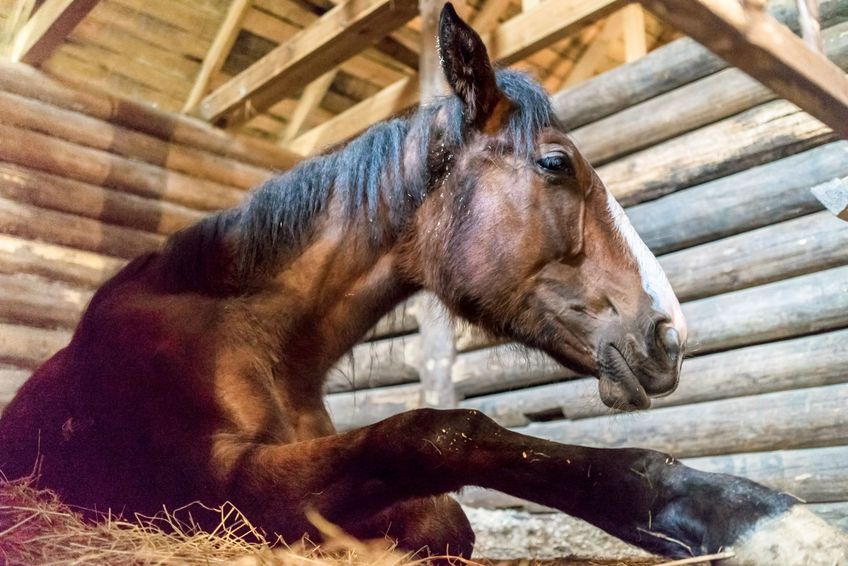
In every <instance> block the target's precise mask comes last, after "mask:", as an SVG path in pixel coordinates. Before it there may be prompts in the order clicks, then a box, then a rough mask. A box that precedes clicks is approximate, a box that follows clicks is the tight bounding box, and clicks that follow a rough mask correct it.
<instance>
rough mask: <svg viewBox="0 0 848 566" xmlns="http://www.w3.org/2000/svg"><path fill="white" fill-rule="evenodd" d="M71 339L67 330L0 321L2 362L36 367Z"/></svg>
mask: <svg viewBox="0 0 848 566" xmlns="http://www.w3.org/2000/svg"><path fill="white" fill-rule="evenodd" d="M70 339H71V333H70V332H69V331H67V330H48V329H45V328H32V327H29V326H22V325H19V324H6V323H2V322H0V363H3V364H10V365H14V366H18V367H21V368H26V369H36V368H37V367H38V366H40V365H41V364H42V363H43V362H44V360H46V359H47V358H49V357H50V356H52V355H53V354H55V353H56V352H57V351H58V350H59V349H61V348H64V347H65V346H66V345H67V344H68V342H69V341H70Z"/></svg>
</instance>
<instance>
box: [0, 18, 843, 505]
mask: <svg viewBox="0 0 848 566" xmlns="http://www.w3.org/2000/svg"><path fill="white" fill-rule="evenodd" d="M845 4H846V2H841V3H840V2H836V1H830V2H823V3H822V13H823V21H824V22H825V28H827V29H826V31H825V35H824V37H825V42H826V46H827V51H828V54H829V55H830V56H831V57H832V58H833V59H834V60H835V61H836V62H837V64H839V65H841V66H842V67H843V68H844V67H846V66H848V27H846V25H847V24H845V23H843V22H844V21H845V20H846V19H848V14H846V9H845V7H844V5H845ZM554 100H555V106H556V109H557V112H558V114H559V116H560V118H561V119H562V120H563V122H564V123H565V124H567V125H568V126H569V128H570V129H572V131H573V134H574V136H575V138H576V139H577V141H578V144H579V145H580V147H581V148H582V149H583V151H584V152H585V154H586V155H587V156H588V157H589V159H590V160H592V162H593V163H594V164H595V165H596V166H597V167H598V171H599V173H600V175H601V177H602V178H603V179H604V180H605V181H606V182H607V184H608V186H609V187H610V189H611V190H612V191H613V192H614V193H615V194H616V196H618V197H619V199H620V200H621V201H622V203H623V204H625V205H626V206H627V212H628V215H629V216H630V217H631V219H632V221H633V223H634V225H635V226H636V228H637V230H638V231H639V232H640V234H641V235H642V237H643V239H644V240H645V241H646V243H647V244H648V245H649V246H650V247H651V248H652V250H653V251H654V252H655V253H656V254H657V255H658V256H659V258H660V262H661V263H662V264H663V266H664V268H665V269H666V270H667V272H668V274H669V277H670V279H671V281H672V285H673V286H674V288H675V290H676V291H677V293H678V294H679V296H680V298H681V300H682V301H683V302H684V311H685V313H686V316H687V319H688V321H689V325H690V328H691V336H690V352H691V354H692V356H693V357H692V359H690V360H688V361H687V362H686V363H685V364H684V375H683V378H682V383H681V387H680V389H679V390H678V391H677V392H676V393H675V394H674V395H673V396H671V397H668V398H664V399H661V400H658V401H657V402H656V403H655V407H654V408H653V409H651V410H650V411H646V412H644V413H641V414H638V415H628V416H611V415H610V414H609V411H608V410H607V409H606V408H605V407H603V406H601V405H600V403H599V402H598V401H597V399H596V398H597V393H596V385H595V383H594V381H593V380H592V379H591V378H585V377H581V376H577V375H574V374H571V373H570V372H568V371H566V370H563V369H562V368H560V367H558V366H556V364H554V363H552V362H550V361H549V360H547V359H546V358H544V357H543V356H541V355H539V354H534V353H528V354H519V353H516V351H515V348H514V347H513V346H509V345H503V344H495V343H492V342H491V340H490V339H489V338H488V337H486V336H485V335H482V334H481V333H480V332H478V331H476V330H475V329H473V328H466V327H460V328H459V329H458V330H457V335H456V348H457V351H458V354H457V357H456V362H455V364H454V365H453V368H452V377H453V382H454V384H455V387H456V390H457V392H458V393H459V395H460V397H461V398H462V401H461V405H462V406H465V407H475V408H479V409H480V410H482V411H484V412H486V413H487V414H489V415H491V416H492V417H493V418H495V419H496V420H498V421H499V422H501V423H502V424H504V425H506V426H510V427H513V428H516V429H518V430H522V431H525V432H528V433H531V434H534V435H539V436H544V437H548V438H553V439H557V440H560V441H563V442H570V443H583V444H590V445H595V446H625V445H628V446H644V447H651V448H657V449H661V450H667V451H671V452H673V453H675V454H676V455H677V456H679V457H682V458H684V459H687V460H688V461H690V462H691V463H693V464H694V465H697V466H699V467H702V468H705V469H711V470H721V471H727V472H732V473H738V474H741V475H746V476H748V477H752V478H754V479H757V480H759V481H763V482H765V483H767V484H770V485H772V486H775V487H777V488H779V489H785V490H787V491H791V492H792V493H795V494H796V495H798V496H800V497H802V498H805V499H807V500H809V501H811V502H813V503H815V504H816V505H817V509H818V510H819V511H821V512H823V513H825V514H828V516H830V517H831V518H835V519H838V520H843V521H844V517H846V504H845V502H846V501H848V466H845V465H844V463H845V462H848V412H846V411H845V410H844V407H845V406H846V405H848V369H846V366H848V364H846V363H845V361H846V359H848V356H847V354H848V224H846V223H843V222H840V221H839V220H837V219H835V218H834V217H832V216H830V215H829V214H828V213H825V212H822V209H821V205H820V204H819V203H818V202H817V201H816V199H815V198H814V197H813V196H812V195H811V193H810V192H809V189H810V187H812V186H815V185H817V184H820V183H823V182H826V181H829V180H831V179H833V178H844V177H846V176H848V143H846V142H841V141H836V140H835V138H834V136H833V135H832V133H831V132H830V130H828V129H827V128H826V127H824V126H823V125H822V124H820V123H819V122H818V121H816V120H814V119H812V118H810V117H809V116H807V115H806V114H805V113H803V112H801V111H799V110H798V109H797V108H796V107H794V106H793V105H791V104H788V103H786V102H784V101H781V100H775V97H774V95H773V94H771V93H770V92H769V91H768V90H766V89H764V88H763V87H762V86H760V85H759V84H758V83H756V82H755V81H752V80H751V79H749V78H747V77H746V76H745V75H744V74H742V73H741V72H739V71H736V70H734V69H727V68H726V65H725V64H724V63H723V62H722V61H721V60H719V59H717V58H716V57H714V56H712V55H711V54H710V53H708V52H707V51H706V50H704V49H703V48H701V47H700V46H698V45H697V44H695V43H694V42H692V41H689V40H681V41H678V42H675V43H674V44H671V45H669V46H666V47H663V48H661V49H658V50H656V51H655V52H653V53H651V54H650V55H648V56H646V57H644V58H643V59H641V60H639V61H637V62H635V63H633V64H630V65H628V66H625V67H622V68H620V69H617V70H615V71H613V72H610V73H607V74H606V75H603V76H601V77H599V78H596V79H594V80H592V81H589V82H587V83H584V84H583V85H580V86H578V87H576V88H574V89H571V90H568V91H565V92H562V93H559V94H557V95H556V96H555V97H554ZM291 163H292V160H291V156H290V155H287V154H285V153H284V152H281V151H279V150H275V149H272V148H271V147H270V146H263V145H257V144H253V143H249V142H245V141H243V140H237V139H233V138H230V137H229V136H226V135H224V134H223V133H221V132H219V131H217V130H213V129H211V128H209V127H208V126H206V125H204V124H201V123H198V122H195V121H192V120H189V119H186V118H183V117H177V116H173V115H169V114H164V113H161V112H155V111H153V110H150V109H148V108H145V107H142V106H139V105H136V104H130V103H127V102H125V101H121V100H118V99H115V98H112V97H106V96H101V95H95V94H91V93H83V92H79V91H76V90H72V89H68V88H66V87H63V86H62V85H60V84H59V83H56V82H55V81H52V80H50V79H47V78H46V77H44V76H43V75H41V74H40V73H38V72H37V71H34V70H32V69H29V68H27V67H22V66H10V65H3V66H2V68H0V364H2V366H0V404H2V403H4V402H7V401H8V399H9V398H10V397H11V395H12V394H13V392H14V390H15V389H16V388H17V387H18V386H19V384H20V383H21V382H22V381H23V380H24V379H25V378H26V377H27V376H28V375H29V374H30V372H31V371H32V370H33V369H34V368H35V367H37V366H38V365H39V364H40V363H41V362H42V361H43V360H44V359H45V358H46V357H48V356H49V355H50V354H51V353H52V352H54V351H55V350H57V349H58V348H60V347H62V346H63V345H64V344H65V343H67V340H68V338H69V336H70V332H71V330H72V328H73V326H74V324H75V323H76V320H77V319H78V317H79V314H80V312H81V310H82V309H83V308H84V305H85V304H86V302H87V301H88V299H89V297H90V296H91V293H92V292H93V289H95V288H96V286H97V285H98V284H99V283H101V282H102V281H103V280H104V279H105V278H106V277H108V276H109V275H110V274H111V273H113V272H114V271H115V270H116V269H118V268H119V267H120V266H121V265H123V264H124V263H125V261H126V260H127V259H129V258H131V257H133V256H135V255H137V254H138V253H141V252H143V251H146V250H149V249H153V248H155V247H156V246H158V245H160V244H161V242H162V241H163V240H164V238H165V237H166V236H167V234H170V233H171V232H173V231H174V230H176V229H178V228H180V227H182V226H184V225H186V224H188V223H190V222H193V221H195V220H197V219H198V218H200V217H202V216H203V215H204V214H207V213H208V212H209V211H212V210H216V209H218V208H220V207H224V206H230V205H232V204H235V203H237V202H238V201H239V200H240V199H241V198H243V196H244V194H245V190H246V189H248V188H249V187H251V186H254V185H255V184H257V183H259V182H261V181H262V180H264V179H265V178H267V177H268V176H269V175H270V174H271V169H274V168H280V169H284V168H286V167H289V166H290V165H291ZM417 306H418V303H417V300H416V301H413V302H412V303H411V305H409V306H406V307H401V308H399V309H398V310H397V312H396V313H394V314H393V315H392V316H390V317H388V318H387V319H386V320H385V321H383V322H382V323H381V324H380V325H378V328H377V329H376V330H375V331H374V332H373V333H372V335H371V336H370V337H369V339H370V340H371V341H370V342H368V343H366V344H362V345H359V346H357V347H355V348H354V350H353V352H352V353H351V355H350V356H347V357H346V358H345V359H343V360H342V362H341V363H340V364H339V368H338V369H337V370H335V371H333V372H332V374H331V376H330V380H329V382H328V391H329V392H331V394H330V395H329V399H328V406H329V408H330V410H331V413H332V415H333V416H334V418H335V420H336V422H337V423H338V425H339V427H340V428H342V429H345V428H351V427H354V426H360V425H363V424H367V423H369V422H373V421H376V420H379V419H381V418H384V417H386V416H389V415H391V414H394V413H397V412H400V411H402V410H407V409H411V408H415V407H418V406H420V404H421V388H420V385H418V383H417V382H418V375H419V368H420V367H422V365H423V364H425V363H426V360H423V359H422V354H421V352H422V351H424V350H426V348H423V347H422V344H421V340H422V338H421V336H420V335H419V334H418V333H417V332H416V329H417V321H416V318H415V311H416V308H417ZM354 389H356V391H355V392H354V391H353V390H354ZM472 495H474V497H475V498H476V500H475V501H476V502H477V503H478V504H482V505H489V506H502V505H514V504H517V502H516V501H514V500H510V499H507V498H503V497H499V496H495V495H492V494H491V493H474V494H472Z"/></svg>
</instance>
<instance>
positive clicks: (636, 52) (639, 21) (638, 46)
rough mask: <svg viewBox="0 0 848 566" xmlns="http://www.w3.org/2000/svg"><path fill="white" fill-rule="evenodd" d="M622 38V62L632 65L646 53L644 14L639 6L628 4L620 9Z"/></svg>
mask: <svg viewBox="0 0 848 566" xmlns="http://www.w3.org/2000/svg"><path fill="white" fill-rule="evenodd" d="M621 27H622V37H623V39H624V62H625V63H632V62H633V61H635V60H636V59H639V58H640V57H644V56H645V54H646V53H647V52H648V42H647V30H646V29H645V12H644V11H642V6H640V5H639V4H630V5H629V6H625V7H624V8H622V9H621Z"/></svg>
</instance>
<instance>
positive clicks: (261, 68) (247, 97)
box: [198, 0, 417, 126]
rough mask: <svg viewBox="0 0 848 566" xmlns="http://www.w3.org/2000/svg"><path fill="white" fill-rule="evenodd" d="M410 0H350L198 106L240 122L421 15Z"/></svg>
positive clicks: (212, 116)
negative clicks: (417, 14) (418, 14)
mask: <svg viewBox="0 0 848 566" xmlns="http://www.w3.org/2000/svg"><path fill="white" fill-rule="evenodd" d="M416 12H417V10H416V3H415V2H412V1H410V0H403V1H394V2H389V1H388V0H346V1H344V2H342V3H340V4H339V5H338V6H336V7H335V8H333V9H331V10H330V11H328V12H327V13H325V14H324V15H322V16H321V17H320V18H319V19H317V20H316V21H315V22H313V23H312V24H310V25H309V26H307V27H305V28H304V29H303V30H302V31H300V32H299V33H298V34H296V35H295V36H294V37H292V38H291V39H289V40H288V41H286V42H283V43H282V44H281V45H278V46H277V47H275V48H274V49H273V50H272V51H271V52H269V53H268V54H267V55H265V56H264V57H262V58H261V59H260V60H258V61H256V62H255V63H254V64H252V65H251V66H250V67H248V68H247V69H246V70H244V71H242V72H241V73H239V75H238V76H236V77H234V78H233V79H231V80H230V81H229V82H228V83H226V84H224V85H222V86H221V87H219V88H217V89H216V90H215V91H213V92H212V93H211V94H209V95H207V96H206V97H205V98H204V99H203V100H202V101H201V102H200V105H199V107H198V111H199V113H200V115H201V116H202V117H203V118H205V119H206V120H209V121H216V122H218V123H219V124H226V125H227V126H235V125H238V124H240V123H242V122H244V121H245V120H246V119H247V118H249V114H250V113H253V114H257V113H261V112H263V111H265V110H267V109H268V108H269V107H270V106H272V105H273V104H274V103H275V102H277V101H279V100H280V99H282V98H284V97H285V96H287V95H291V94H294V93H295V92H297V90H298V89H299V88H302V87H303V86H305V85H306V84H308V83H310V82H311V81H313V80H315V79H317V78H318V77H319V76H321V75H323V74H324V73H326V72H327V71H329V70H330V69H331V68H332V67H334V66H335V65H336V64H337V63H338V61H339V60H341V59H344V58H347V57H350V56H351V55H353V54H356V53H358V52H360V51H362V50H364V49H365V48H367V47H368V46H369V45H370V44H371V43H372V42H374V41H376V40H377V39H379V38H381V37H383V36H384V35H386V34H387V33H388V32H390V31H392V30H394V29H395V28H397V27H399V26H401V25H403V24H404V23H406V22H407V21H409V20H410V19H412V18H413V17H415V15H416Z"/></svg>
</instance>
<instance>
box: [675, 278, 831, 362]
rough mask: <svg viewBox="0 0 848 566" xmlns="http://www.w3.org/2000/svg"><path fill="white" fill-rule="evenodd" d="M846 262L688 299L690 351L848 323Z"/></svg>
mask: <svg viewBox="0 0 848 566" xmlns="http://www.w3.org/2000/svg"><path fill="white" fill-rule="evenodd" d="M846 291H848V266H847V267H836V268H833V269H828V270H826V271H819V272H817V273H812V274H809V275H802V276H800V277H794V278H792V279H787V280H785V281H778V282H776V283H769V284H767V285H761V286H759V287H754V288H751V289H743V290H741V291H734V292H732V293H726V294H724V295H718V296H716V297H710V298H707V299H700V300H697V301H692V302H689V303H685V304H684V305H683V312H684V314H685V315H686V319H687V320H688V321H689V322H690V333H689V346H688V350H689V351H690V352H691V353H694V354H698V355H700V354H706V353H708V352H714V351H716V350H724V349H727V348H734V347H738V346H743V345H746V344H757V343H760V342H767V341H772V340H779V339H781V338H788V337H790V336H799V335H802V334H809V333H812V332H821V331H824V330H830V329H834V328H840V327H843V326H846V325H848V292H846Z"/></svg>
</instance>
